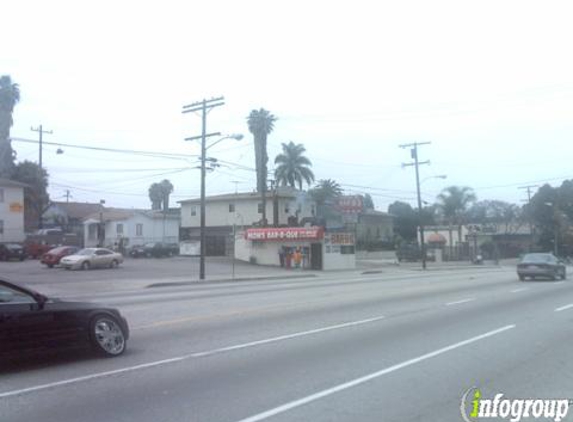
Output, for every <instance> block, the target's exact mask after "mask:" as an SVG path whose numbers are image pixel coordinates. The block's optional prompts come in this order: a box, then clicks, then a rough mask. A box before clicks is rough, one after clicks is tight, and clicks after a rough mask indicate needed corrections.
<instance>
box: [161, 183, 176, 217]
mask: <svg viewBox="0 0 573 422" xmlns="http://www.w3.org/2000/svg"><path fill="white" fill-rule="evenodd" d="M159 186H160V190H161V201H162V202H163V211H167V210H169V195H171V194H172V193H173V184H172V183H171V182H170V181H169V180H167V179H164V180H162V181H161V183H159Z"/></svg>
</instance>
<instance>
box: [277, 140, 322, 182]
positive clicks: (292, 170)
mask: <svg viewBox="0 0 573 422" xmlns="http://www.w3.org/2000/svg"><path fill="white" fill-rule="evenodd" d="M282 146H283V152H282V153H281V154H279V155H277V156H276V158H275V164H278V166H277V167H276V169H275V179H276V180H277V183H280V184H282V185H283V186H290V187H293V188H294V187H295V185H296V184H298V188H299V190H302V183H303V182H306V184H307V185H310V184H311V183H312V182H314V174H313V173H312V170H311V169H310V168H309V167H311V166H312V162H311V161H310V160H309V159H308V158H306V157H305V156H304V155H303V154H304V152H305V151H306V149H305V147H304V146H303V145H302V144H295V143H294V142H292V141H290V142H289V143H288V144H285V143H283V144H282Z"/></svg>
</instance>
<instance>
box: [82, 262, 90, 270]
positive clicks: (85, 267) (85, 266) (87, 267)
mask: <svg viewBox="0 0 573 422" xmlns="http://www.w3.org/2000/svg"><path fill="white" fill-rule="evenodd" d="M89 269H90V263H89V261H84V262H83V263H82V270H89Z"/></svg>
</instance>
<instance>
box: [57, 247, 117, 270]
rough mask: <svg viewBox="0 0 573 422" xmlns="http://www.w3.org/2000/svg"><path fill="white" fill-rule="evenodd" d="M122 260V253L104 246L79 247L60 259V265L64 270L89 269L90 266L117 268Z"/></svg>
mask: <svg viewBox="0 0 573 422" xmlns="http://www.w3.org/2000/svg"><path fill="white" fill-rule="evenodd" d="M122 262H123V255H122V254H120V253H118V252H114V251H112V250H110V249H106V248H86V249H81V250H80V251H78V252H76V253H75V254H74V255H68V256H65V257H63V258H62V259H61V260H60V265H61V266H62V267H63V268H65V269H66V270H70V269H73V270H78V269H82V270H89V269H90V268H103V267H108V268H117V266H118V265H119V264H121V263H122Z"/></svg>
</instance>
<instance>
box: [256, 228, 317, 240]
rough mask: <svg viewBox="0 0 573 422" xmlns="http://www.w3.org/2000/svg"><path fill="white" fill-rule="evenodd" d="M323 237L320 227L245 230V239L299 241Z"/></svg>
mask: <svg viewBox="0 0 573 422" xmlns="http://www.w3.org/2000/svg"><path fill="white" fill-rule="evenodd" d="M323 237H324V229H323V228H322V227H280V228H274V227H267V228H260V229H247V230H245V239H246V240H254V241H260V242H264V241H301V240H321V239H322V238H323Z"/></svg>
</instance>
